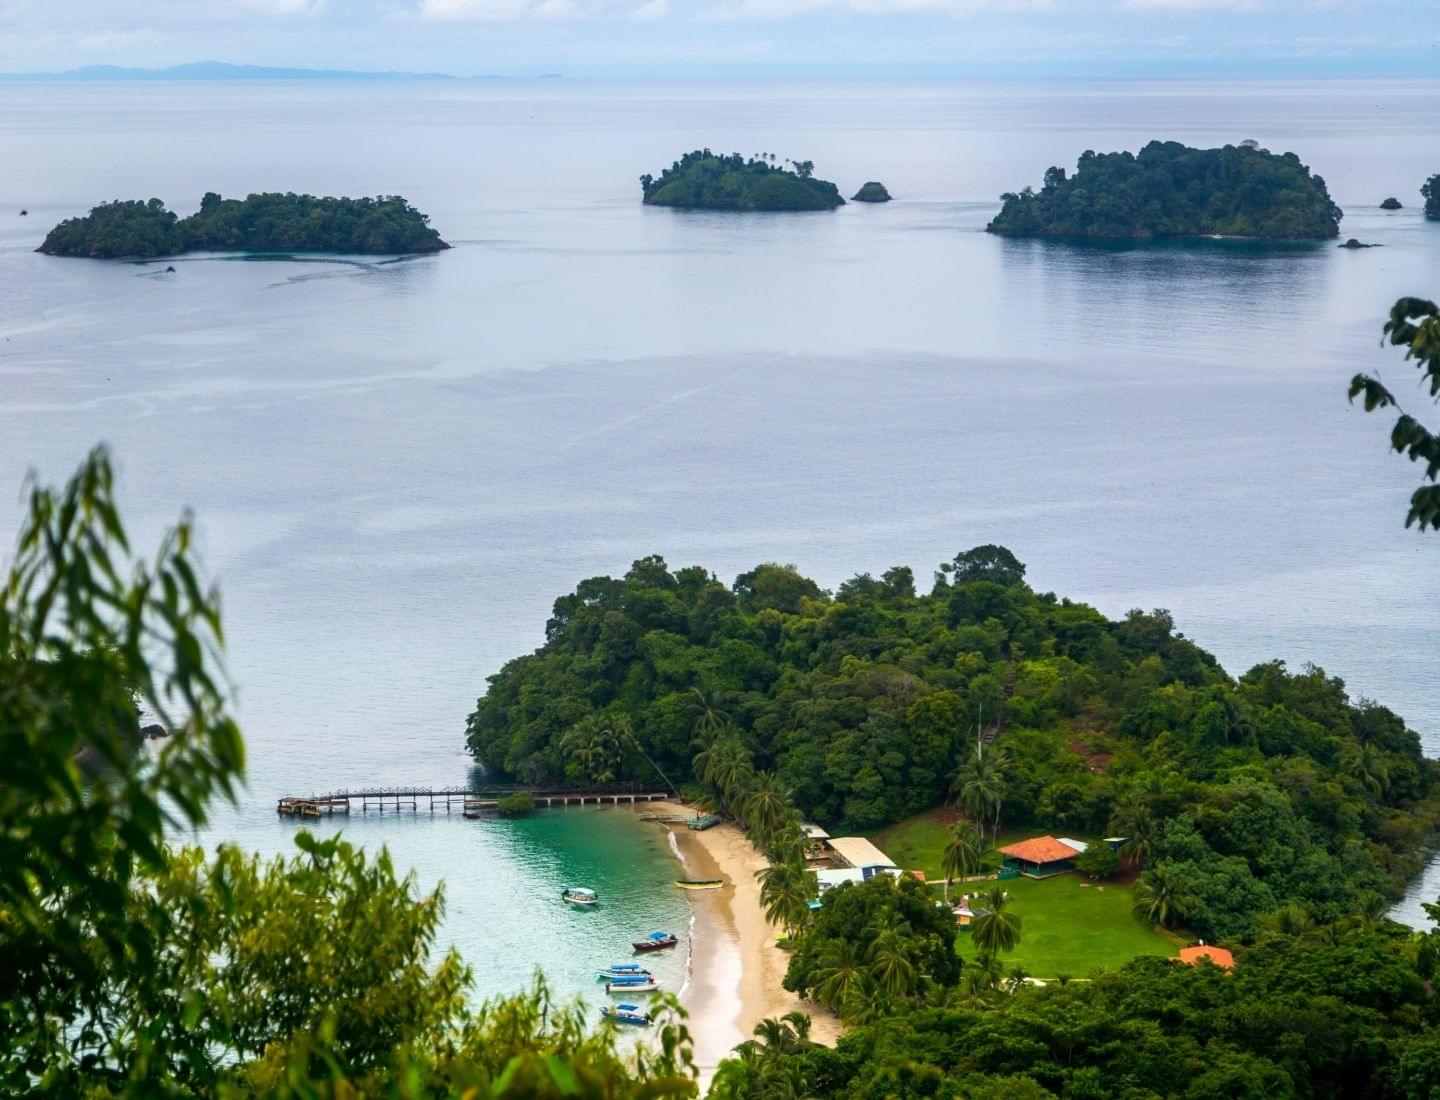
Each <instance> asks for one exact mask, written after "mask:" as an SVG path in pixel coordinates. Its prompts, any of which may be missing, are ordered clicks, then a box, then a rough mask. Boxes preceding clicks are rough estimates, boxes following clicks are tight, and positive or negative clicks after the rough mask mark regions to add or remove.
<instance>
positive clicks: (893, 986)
mask: <svg viewBox="0 0 1440 1100" xmlns="http://www.w3.org/2000/svg"><path fill="white" fill-rule="evenodd" d="M907 927H908V926H907ZM868 954H869V956H870V976H871V977H872V978H874V979H875V984H876V985H878V986H879V987H880V988H881V989H883V990H884V991H885V993H886V994H887V995H888V996H889V997H890V998H891V999H892V1000H893V999H895V998H898V997H901V996H903V995H904V994H906V993H909V992H910V990H911V988H912V987H913V986H914V984H915V964H914V963H913V962H911V961H910V952H909V950H908V949H907V948H906V944H905V935H904V932H902V931H901V930H900V929H899V928H886V929H885V930H883V931H882V932H881V933H880V934H879V935H877V936H876V937H875V938H874V939H873V940H871V941H870V950H869V952H868Z"/></svg>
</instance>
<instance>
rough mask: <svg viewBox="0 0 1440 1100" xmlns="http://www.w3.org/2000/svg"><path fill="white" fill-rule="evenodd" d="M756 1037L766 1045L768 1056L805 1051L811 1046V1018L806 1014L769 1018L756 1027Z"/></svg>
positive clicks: (788, 1014)
mask: <svg viewBox="0 0 1440 1100" xmlns="http://www.w3.org/2000/svg"><path fill="white" fill-rule="evenodd" d="M755 1037H756V1038H757V1039H759V1040H760V1042H761V1043H762V1044H763V1045H764V1048H765V1053H766V1054H767V1055H770V1054H792V1053H795V1052H797V1051H800V1050H804V1049H805V1048H806V1047H808V1046H809V1045H810V1017H809V1016H808V1015H807V1014H806V1013H804V1012H787V1013H785V1015H783V1016H780V1017H775V1016H770V1017H767V1018H766V1019H764V1020H761V1021H760V1022H759V1023H758V1024H756V1025H755Z"/></svg>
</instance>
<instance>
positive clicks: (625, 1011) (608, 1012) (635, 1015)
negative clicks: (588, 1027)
mask: <svg viewBox="0 0 1440 1100" xmlns="http://www.w3.org/2000/svg"><path fill="white" fill-rule="evenodd" d="M600 1015H602V1016H604V1017H605V1018H606V1019H610V1020H614V1021H615V1022H616V1023H617V1024H634V1025H636V1026H637V1027H649V1026H650V1023H651V1020H650V1013H648V1012H646V1011H645V1010H644V1009H643V1008H641V1007H640V1006H639V1005H615V1006H614V1007H613V1008H612V1007H611V1006H609V1005H603V1006H601V1009H600Z"/></svg>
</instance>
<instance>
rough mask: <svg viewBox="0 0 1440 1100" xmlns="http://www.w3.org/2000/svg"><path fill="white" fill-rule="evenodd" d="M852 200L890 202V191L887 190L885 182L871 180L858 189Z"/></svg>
mask: <svg viewBox="0 0 1440 1100" xmlns="http://www.w3.org/2000/svg"><path fill="white" fill-rule="evenodd" d="M850 201H851V202H889V201H890V192H889V191H887V190H885V185H884V184H883V183H877V182H876V181H875V180H871V181H870V182H869V183H866V184H864V185H863V186H862V187H861V188H860V190H858V191H856V192H855V194H854V196H853V197H852V198H851V200H850Z"/></svg>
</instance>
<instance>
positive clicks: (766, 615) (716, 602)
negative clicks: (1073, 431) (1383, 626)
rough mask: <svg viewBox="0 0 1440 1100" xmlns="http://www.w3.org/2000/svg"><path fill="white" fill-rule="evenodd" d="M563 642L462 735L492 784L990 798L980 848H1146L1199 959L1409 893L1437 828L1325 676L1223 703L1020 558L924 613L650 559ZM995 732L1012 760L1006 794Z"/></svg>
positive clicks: (585, 592)
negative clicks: (1105, 840)
mask: <svg viewBox="0 0 1440 1100" xmlns="http://www.w3.org/2000/svg"><path fill="white" fill-rule="evenodd" d="M546 639H547V640H546V642H545V644H544V646H542V647H541V648H540V649H539V650H537V651H536V652H535V653H533V654H531V655H529V656H524V657H520V658H517V659H515V660H512V661H510V662H508V663H507V664H506V665H505V666H504V667H503V668H502V669H501V670H500V671H499V672H498V673H497V674H495V675H494V676H492V677H491V678H490V681H489V688H488V690H487V692H486V694H485V695H484V696H483V697H482V698H481V699H480V700H479V701H478V703H477V705H476V709H475V711H474V713H473V714H472V715H471V717H470V720H469V726H468V743H469V747H470V749H471V751H472V752H473V753H474V755H475V756H476V757H477V758H478V759H479V760H481V761H482V762H484V763H485V764H487V765H490V766H492V767H494V768H498V769H503V770H504V771H506V772H509V773H512V774H514V775H516V776H518V777H519V778H521V779H522V780H526V781H542V780H543V781H558V780H571V781H580V780H586V779H597V778H606V777H608V778H621V779H645V780H649V781H653V780H654V778H655V772H654V770H653V768H654V766H655V765H658V766H659V767H660V768H662V769H663V770H664V771H665V772H666V773H667V774H668V775H669V776H670V777H671V778H674V779H678V780H682V781H683V780H688V779H691V778H692V777H693V776H694V774H695V772H694V771H693V770H692V760H695V759H696V757H697V753H699V754H701V756H702V757H713V756H714V755H716V753H717V752H719V751H720V750H719V749H717V748H716V746H720V747H721V748H723V750H724V753H726V754H731V755H733V753H735V752H741V753H743V754H744V759H743V760H742V761H740V764H743V767H744V768H745V769H747V770H748V771H750V772H752V773H753V774H754V775H756V776H766V777H773V778H774V779H775V780H776V781H778V783H779V785H780V786H781V787H782V788H783V789H784V790H785V791H786V793H787V795H788V796H789V797H790V798H791V799H793V802H794V804H795V806H797V807H798V808H799V810H800V811H802V812H803V813H805V814H807V815H809V816H810V817H813V818H815V819H817V820H819V821H821V822H823V823H826V824H828V825H831V826H835V827H838V828H840V829H842V830H847V831H849V830H861V831H863V830H873V829H875V828H878V827H880V826H882V825H885V824H887V823H890V822H893V821H897V820H899V819H901V818H904V817H907V816H909V815H911V814H914V813H917V812H919V811H922V810H926V809H929V808H931V807H933V806H935V805H937V804H939V803H941V802H943V801H945V800H947V799H948V798H949V797H950V795H951V792H952V789H953V790H955V791H956V792H957V793H959V794H960V796H961V800H962V804H964V805H968V804H969V799H970V795H971V794H975V793H976V791H975V790H973V789H972V790H969V791H968V793H967V791H966V790H964V789H962V788H964V787H967V786H968V787H970V788H974V787H976V786H977V784H980V785H983V784H989V788H988V789H989V790H991V791H992V792H993V794H994V797H993V798H991V799H990V801H988V802H987V801H984V800H982V804H983V806H984V812H983V814H979V815H977V816H980V817H981V818H982V823H983V824H985V825H987V826H988V825H991V824H992V823H991V822H990V821H989V820H986V819H988V818H990V817H992V816H993V817H995V818H996V819H999V820H1003V821H1004V822H1008V823H1011V824H1017V823H1025V824H1033V826H1034V827H1036V828H1037V829H1042V830H1047V831H1048V830H1055V831H1061V830H1063V831H1064V832H1066V833H1068V834H1070V835H1082V836H1083V835H1105V834H1108V833H1111V832H1112V831H1118V833H1119V835H1124V836H1127V837H1130V838H1132V839H1131V844H1130V850H1129V854H1130V855H1131V856H1132V858H1133V859H1134V860H1136V861H1137V862H1139V863H1141V864H1143V865H1144V866H1145V867H1146V868H1147V872H1146V873H1147V875H1150V876H1152V878H1153V879H1156V880H1157V881H1156V882H1155V885H1156V886H1157V888H1160V887H1162V886H1163V893H1164V895H1165V896H1166V897H1169V898H1171V899H1173V900H1175V901H1176V902H1177V904H1176V905H1175V907H1174V910H1175V913H1178V914H1183V915H1184V917H1185V918H1187V919H1188V920H1187V923H1188V925H1189V927H1191V928H1192V929H1193V930H1194V931H1196V932H1197V933H1198V934H1200V935H1202V936H1205V937H1207V938H1215V939H1222V938H1228V939H1235V938H1245V937H1247V936H1249V935H1250V934H1251V932H1252V931H1253V928H1254V924H1255V921H1256V920H1257V919H1258V918H1259V917H1260V916H1262V915H1264V914H1266V913H1269V912H1271V911H1273V910H1275V909H1277V908H1279V907H1281V906H1284V905H1286V904H1290V903H1295V904H1299V905H1302V906H1304V907H1305V909H1306V910H1307V911H1308V912H1309V913H1310V914H1311V915H1312V916H1313V917H1315V918H1317V919H1333V918H1335V917H1339V916H1342V915H1344V914H1346V913H1349V912H1351V911H1352V910H1353V909H1355V907H1356V906H1357V905H1358V904H1360V903H1361V901H1362V899H1365V898H1367V897H1369V896H1371V895H1378V894H1388V893H1390V892H1392V891H1393V890H1394V888H1395V887H1396V885H1397V883H1398V882H1399V879H1400V878H1401V876H1403V875H1406V874H1409V873H1411V872H1413V871H1414V870H1415V869H1416V868H1417V867H1418V865H1419V852H1420V849H1421V846H1422V845H1423V844H1424V842H1425V841H1426V839H1427V838H1428V837H1429V835H1430V834H1431V833H1432V831H1433V830H1434V828H1435V825H1436V822H1437V818H1440V799H1437V793H1440V792H1437V786H1436V781H1437V765H1436V763H1435V762H1433V761H1429V760H1426V759H1425V758H1424V757H1422V755H1421V751H1420V742H1419V738H1418V736H1417V735H1416V734H1415V733H1414V732H1413V731H1411V730H1409V729H1407V728H1406V726H1405V724H1404V723H1403V722H1402V721H1401V720H1400V719H1399V718H1398V717H1397V716H1396V715H1395V714H1393V713H1392V712H1391V711H1389V710H1387V709H1386V708H1385V707H1383V706H1381V705H1379V704H1376V703H1373V702H1369V701H1367V700H1360V701H1354V700H1351V699H1350V698H1349V696H1348V695H1347V693H1346V691H1345V686H1344V684H1343V683H1342V682H1341V681H1339V680H1338V679H1336V678H1334V677H1330V676H1327V675H1326V674H1325V673H1324V672H1323V671H1321V670H1320V669H1317V668H1310V667H1307V668H1305V669H1302V670H1300V671H1299V672H1292V671H1291V670H1290V669H1288V668H1286V667H1285V665H1284V664H1283V663H1280V662H1272V663H1268V664H1262V665H1258V666H1256V667H1255V668H1253V669H1251V670H1250V671H1249V672H1247V673H1245V674H1244V675H1243V676H1241V677H1240V678H1238V679H1235V678H1232V677H1230V676H1229V675H1227V674H1226V673H1225V672H1224V670H1222V669H1221V668H1220V667H1219V665H1218V664H1217V663H1216V661H1215V660H1214V658H1213V657H1211V656H1210V655H1209V654H1208V653H1206V652H1205V651H1204V650H1202V649H1200V648H1199V647H1198V646H1197V645H1195V644H1194V643H1193V642H1191V641H1190V640H1189V639H1187V638H1185V637H1184V636H1183V635H1180V634H1178V633H1176V631H1175V629H1174V624H1173V622H1172V621H1171V619H1170V616H1169V615H1168V614H1166V613H1165V612H1163V611H1153V612H1141V611H1132V612H1130V613H1129V614H1128V615H1126V616H1125V617H1124V618H1123V619H1120V620H1119V621H1110V620H1108V619H1106V618H1105V617H1104V616H1103V615H1101V614H1100V613H1099V612H1098V611H1096V610H1095V609H1093V608H1091V607H1087V606H1085V605H1083V604H1077V603H1074V602H1072V601H1070V600H1067V599H1062V598H1060V597H1057V596H1055V595H1053V594H1050V593H1040V592H1035V591H1033V590H1032V589H1031V588H1030V587H1029V586H1028V585H1027V584H1026V583H1025V581H1024V566H1023V565H1021V564H1020V563H1019V562H1018V561H1016V560H1015V558H1014V556H1013V555H1011V554H1010V553H1009V552H1008V551H1007V550H1005V549H1004V548H1002V547H977V548H976V549H974V550H972V551H967V552H965V553H962V554H960V555H958V556H957V557H956V558H955V559H954V560H953V561H951V562H947V563H945V564H944V565H943V566H942V567H941V571H940V572H939V573H937V574H936V578H935V583H934V586H933V588H932V590H931V591H930V592H929V593H928V594H923V595H921V594H917V592H916V590H915V584H914V580H913V575H912V573H911V570H910V569H908V568H906V567H896V568H893V569H890V570H888V571H887V572H885V573H884V574H883V575H882V576H881V577H880V578H878V579H877V578H874V577H871V576H870V575H868V574H861V575H859V576H857V577H854V578H852V579H851V580H848V581H846V582H845V583H844V584H842V585H841V586H840V588H839V590H838V591H837V592H835V593H834V594H833V595H832V594H829V593H826V592H823V591H822V590H821V589H820V587H819V586H818V585H817V584H815V583H814V582H813V581H811V580H809V579H807V578H806V577H804V576H802V575H801V574H799V573H798V572H797V571H796V570H795V569H794V568H792V567H790V566H785V565H775V564H768V565H761V566H759V567H757V568H756V569H753V570H750V571H749V572H746V573H744V574H742V575H740V576H739V577H737V578H736V580H735V582H734V583H733V584H732V585H729V586H726V585H724V584H721V583H720V582H719V581H718V580H717V579H716V578H715V577H714V576H713V575H712V574H710V573H709V572H708V571H707V570H705V569H703V568H700V567H690V568H686V569H679V570H676V571H671V570H670V569H669V568H668V567H667V565H666V564H665V562H664V561H663V560H661V559H660V558H657V557H651V558H645V559H642V560H640V561H637V562H636V563H635V564H634V566H633V567H632V568H631V570H630V571H629V572H628V573H627V574H625V576H623V577H621V578H611V577H593V578H591V579H589V580H587V581H584V582H582V583H581V584H580V585H579V586H578V587H577V588H576V590H575V592H574V593H573V594H571V595H568V596H562V597H561V598H560V599H558V600H556V602H555V607H554V613H553V615H552V617H551V618H550V620H549V623H548V624H547V627H546ZM617 731H619V732H618V733H617ZM977 731H983V732H984V734H985V736H986V737H987V738H993V740H994V745H993V746H992V748H993V750H994V751H993V752H988V753H986V754H985V756H986V759H985V760H984V761H982V764H983V765H984V766H983V768H981V772H988V773H993V774H988V778H987V777H986V775H984V774H982V775H979V776H978V778H977V774H976V761H975V759H974V757H975V745H976V737H977ZM651 761H653V762H654V764H652V762H651ZM737 766H739V765H737ZM706 767H707V768H708V769H709V770H712V771H713V770H714V767H713V761H707V763H706ZM706 786H708V787H711V788H713V786H714V784H707V785H706ZM732 786H733V783H732ZM981 793H984V792H983V791H982V792H981ZM730 801H731V802H732V803H733V804H736V805H743V804H744V796H743V792H742V793H741V794H738V795H735V796H734V797H732V798H731V799H730ZM1161 878H1163V880H1164V881H1163V883H1160V882H1159V881H1158V880H1159V879H1161ZM1162 908H1164V909H1166V913H1165V918H1166V919H1165V920H1164V922H1165V923H1175V920H1176V919H1178V918H1176V917H1175V916H1174V914H1172V913H1171V912H1170V911H1169V908H1168V907H1164V906H1162Z"/></svg>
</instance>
